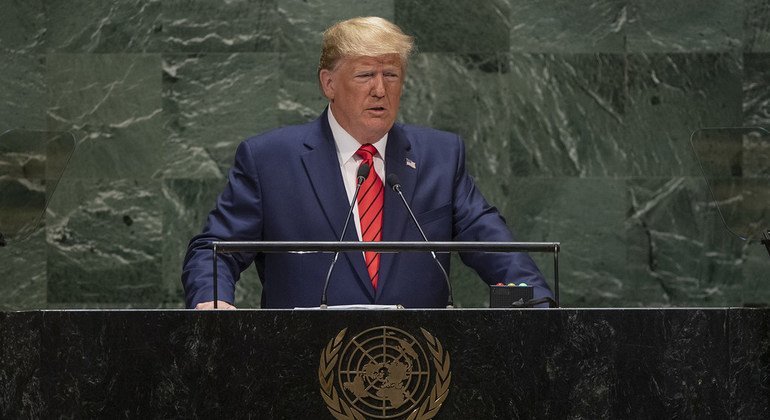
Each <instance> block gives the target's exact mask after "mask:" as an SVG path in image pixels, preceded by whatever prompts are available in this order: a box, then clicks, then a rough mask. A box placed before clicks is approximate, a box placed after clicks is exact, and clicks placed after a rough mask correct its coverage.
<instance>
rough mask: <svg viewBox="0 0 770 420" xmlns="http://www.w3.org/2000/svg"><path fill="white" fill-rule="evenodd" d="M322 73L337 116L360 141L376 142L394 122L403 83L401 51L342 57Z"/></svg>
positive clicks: (335, 116)
mask: <svg viewBox="0 0 770 420" xmlns="http://www.w3.org/2000/svg"><path fill="white" fill-rule="evenodd" d="M319 76H320V78H321V87H322V88H323V91H324V95H326V97H327V98H329V101H331V108H332V112H333V113H334V118H336V119H337V122H339V123H340V125H341V126H342V128H344V129H345V131H347V132H348V133H350V135H352V136H353V137H354V138H355V139H356V140H358V141H359V143H361V144H364V143H374V142H375V141H377V140H379V139H381V138H382V137H383V136H384V135H385V133H387V132H388V131H389V130H390V128H391V127H392V126H393V123H394V122H395V121H396V115H397V114H398V106H399V103H400V101H401V87H402V85H403V83H404V71H403V69H402V68H401V59H400V58H399V56H398V54H386V55H381V56H377V57H351V58H342V59H340V61H339V63H337V65H336V67H335V68H334V69H333V70H326V69H324V70H321V72H320V75H319Z"/></svg>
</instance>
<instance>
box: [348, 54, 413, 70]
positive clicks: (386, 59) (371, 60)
mask: <svg viewBox="0 0 770 420" xmlns="http://www.w3.org/2000/svg"><path fill="white" fill-rule="evenodd" d="M339 64H340V67H349V68H359V67H377V66H387V67H391V66H392V67H401V65H402V63H401V57H400V56H399V55H398V54H385V55H378V56H374V57H370V56H356V57H345V58H342V59H341V60H340V63H339Z"/></svg>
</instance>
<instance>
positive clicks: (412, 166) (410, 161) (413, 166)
mask: <svg viewBox="0 0 770 420" xmlns="http://www.w3.org/2000/svg"><path fill="white" fill-rule="evenodd" d="M406 166H408V167H410V168H412V169H417V165H416V164H415V163H414V161H413V160H412V159H409V158H406Z"/></svg>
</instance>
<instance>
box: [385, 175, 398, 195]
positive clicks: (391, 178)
mask: <svg viewBox="0 0 770 420" xmlns="http://www.w3.org/2000/svg"><path fill="white" fill-rule="evenodd" d="M387 181H388V186H389V187H390V188H392V189H393V191H396V190H397V189H398V188H401V183H400V182H398V175H396V174H393V173H391V174H388V178H387Z"/></svg>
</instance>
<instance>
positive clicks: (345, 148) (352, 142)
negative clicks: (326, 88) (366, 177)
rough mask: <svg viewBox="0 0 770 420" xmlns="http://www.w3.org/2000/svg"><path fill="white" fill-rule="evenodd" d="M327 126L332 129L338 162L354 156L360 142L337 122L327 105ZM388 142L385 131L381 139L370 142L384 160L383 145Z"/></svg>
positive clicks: (342, 162)
mask: <svg viewBox="0 0 770 420" xmlns="http://www.w3.org/2000/svg"><path fill="white" fill-rule="evenodd" d="M328 111H329V112H328V118H329V126H330V127H331V129H332V135H333V136H334V144H335V146H336V147H337V153H338V154H339V157H340V163H341V164H344V163H345V162H347V161H348V160H350V159H351V158H352V157H353V156H355V154H356V151H357V150H358V149H359V148H360V147H361V143H359V142H358V140H356V139H355V138H353V136H351V135H350V133H348V132H347V131H345V129H344V128H342V126H341V125H340V124H339V123H338V122H337V119H336V118H334V114H332V107H331V106H330V107H328ZM387 144H388V133H385V135H384V136H382V138H381V139H379V140H377V141H376V142H375V143H372V146H374V148H375V149H377V153H378V154H379V157H380V159H382V160H383V161H385V147H386V146H387Z"/></svg>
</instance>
